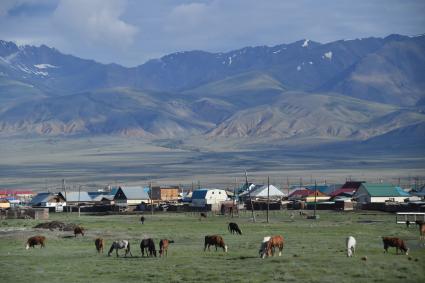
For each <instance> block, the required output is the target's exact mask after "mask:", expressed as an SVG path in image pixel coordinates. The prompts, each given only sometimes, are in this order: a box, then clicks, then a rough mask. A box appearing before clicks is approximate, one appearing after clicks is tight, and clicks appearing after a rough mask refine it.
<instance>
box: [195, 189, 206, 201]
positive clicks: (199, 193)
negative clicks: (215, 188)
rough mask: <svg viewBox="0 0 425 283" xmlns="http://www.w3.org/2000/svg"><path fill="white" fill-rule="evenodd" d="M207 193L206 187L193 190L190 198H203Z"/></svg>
mask: <svg viewBox="0 0 425 283" xmlns="http://www.w3.org/2000/svg"><path fill="white" fill-rule="evenodd" d="M207 193H208V189H200V190H196V191H193V193H192V199H204V198H205V196H206V195H207Z"/></svg>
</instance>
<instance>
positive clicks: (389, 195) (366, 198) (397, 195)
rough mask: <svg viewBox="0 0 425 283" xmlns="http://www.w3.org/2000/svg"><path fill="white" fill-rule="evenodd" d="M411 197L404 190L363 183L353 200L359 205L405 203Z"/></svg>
mask: <svg viewBox="0 0 425 283" xmlns="http://www.w3.org/2000/svg"><path fill="white" fill-rule="evenodd" d="M409 196H410V195H409V194H408V193H407V192H405V191H403V189H402V188H400V187H397V186H394V185H391V184H385V183H378V184H376V183H363V184H362V185H361V186H360V187H359V189H358V190H357V191H356V193H355V194H354V196H353V198H354V199H356V200H357V201H358V202H359V203H384V202H387V201H392V202H404V200H405V199H406V198H408V197H409Z"/></svg>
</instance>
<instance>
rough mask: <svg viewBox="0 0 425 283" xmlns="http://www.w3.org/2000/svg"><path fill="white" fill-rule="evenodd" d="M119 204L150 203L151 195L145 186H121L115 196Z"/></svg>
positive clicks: (116, 202)
mask: <svg viewBox="0 0 425 283" xmlns="http://www.w3.org/2000/svg"><path fill="white" fill-rule="evenodd" d="M114 201H115V204H116V205H118V206H137V205H139V204H141V203H149V202H150V197H149V194H148V192H146V190H145V189H144V188H143V187H140V186H134V187H127V186H120V187H119V188H118V191H117V193H116V194H115V197H114Z"/></svg>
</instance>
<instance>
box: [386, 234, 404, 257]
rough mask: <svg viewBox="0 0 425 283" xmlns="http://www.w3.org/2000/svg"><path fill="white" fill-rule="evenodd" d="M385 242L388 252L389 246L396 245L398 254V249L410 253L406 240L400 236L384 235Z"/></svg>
mask: <svg viewBox="0 0 425 283" xmlns="http://www.w3.org/2000/svg"><path fill="white" fill-rule="evenodd" d="M382 241H383V242H384V250H385V251H384V253H388V247H395V248H396V252H397V254H398V250H401V251H404V253H405V254H406V255H408V254H409V249H408V248H407V247H406V244H405V243H404V241H403V240H402V239H400V238H395V237H382Z"/></svg>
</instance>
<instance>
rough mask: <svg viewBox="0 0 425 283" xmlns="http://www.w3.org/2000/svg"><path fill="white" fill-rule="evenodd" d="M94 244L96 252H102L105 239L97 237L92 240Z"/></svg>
mask: <svg viewBox="0 0 425 283" xmlns="http://www.w3.org/2000/svg"><path fill="white" fill-rule="evenodd" d="M94 244H95V245H96V250H97V252H98V253H100V252H102V253H103V247H104V246H105V241H104V240H103V239H102V238H97V239H96V240H94Z"/></svg>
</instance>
